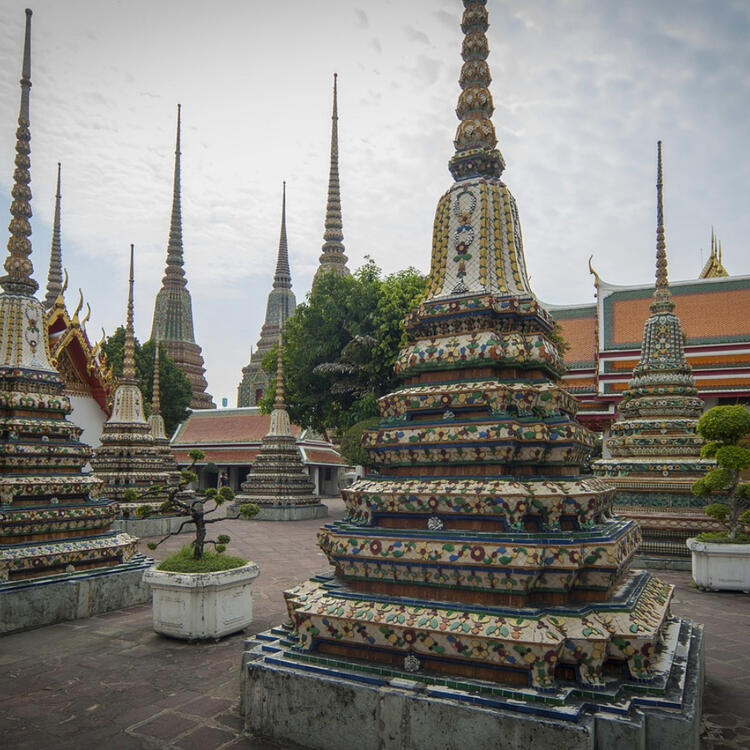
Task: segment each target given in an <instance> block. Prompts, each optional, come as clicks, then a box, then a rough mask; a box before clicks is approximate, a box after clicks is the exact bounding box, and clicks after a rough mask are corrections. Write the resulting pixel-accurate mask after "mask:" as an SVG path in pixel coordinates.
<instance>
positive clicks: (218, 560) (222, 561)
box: [156, 547, 247, 573]
mask: <svg viewBox="0 0 750 750" xmlns="http://www.w3.org/2000/svg"><path fill="white" fill-rule="evenodd" d="M243 565H247V560H243V559H242V558H241V557H230V556H229V555H224V554H222V553H219V552H214V551H213V550H208V549H207V550H204V551H203V557H202V558H201V559H200V560H196V559H195V558H194V557H193V548H192V547H183V548H182V549H181V550H180V551H179V552H175V553H174V554H173V555H170V556H169V557H167V558H165V559H164V560H162V561H161V562H160V563H159V564H158V565H157V566H156V569H157V570H163V571H165V572H167V573H216V572H218V571H220V570H231V569H232V568H241V567H242V566H243Z"/></svg>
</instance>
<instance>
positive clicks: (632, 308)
mask: <svg viewBox="0 0 750 750" xmlns="http://www.w3.org/2000/svg"><path fill="white" fill-rule="evenodd" d="M673 299H674V303H675V310H674V311H675V314H676V315H677V317H678V318H679V319H680V322H681V323H682V330H683V331H684V332H685V335H686V336H687V339H688V343H690V342H691V340H693V339H721V338H724V337H737V336H746V337H748V339H750V317H748V316H747V315H740V314H738V311H741V310H744V311H748V310H750V289H733V290H722V291H721V294H675V295H674V297H673ZM650 304H651V299H650V298H648V299H627V300H626V299H616V300H613V301H612V303H611V307H612V314H613V321H614V325H613V329H614V330H613V332H612V344H613V345H615V346H617V345H623V344H636V345H640V343H641V339H642V337H643V325H644V323H645V322H646V319H647V318H648V317H649V315H650V314H651V312H650V310H649V306H650Z"/></svg>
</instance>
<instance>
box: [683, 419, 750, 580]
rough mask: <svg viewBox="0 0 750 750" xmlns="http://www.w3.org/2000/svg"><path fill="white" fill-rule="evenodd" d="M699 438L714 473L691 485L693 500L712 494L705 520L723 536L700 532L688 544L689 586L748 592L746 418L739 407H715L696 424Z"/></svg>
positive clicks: (749, 453)
mask: <svg viewBox="0 0 750 750" xmlns="http://www.w3.org/2000/svg"><path fill="white" fill-rule="evenodd" d="M697 431H698V434H699V435H700V436H701V437H702V438H703V439H704V440H706V444H705V445H704V446H703V448H702V449H701V455H702V456H704V457H705V458H714V459H715V460H716V468H715V469H712V470H711V471H709V472H708V473H707V474H706V476H705V477H703V478H702V479H699V480H698V481H697V482H696V483H695V484H694V485H693V488H692V489H693V494H695V495H698V496H699V497H707V496H710V495H713V494H714V493H716V499H717V500H718V502H716V503H712V504H711V505H709V506H707V507H706V515H707V516H710V517H711V518H713V519H714V520H716V521H718V522H719V523H720V524H721V525H722V526H724V528H725V529H726V531H720V532H704V533H703V534H699V535H698V536H697V537H694V538H691V539H688V540H687V546H688V548H689V549H690V551H691V553H692V557H693V580H694V581H695V583H696V585H697V586H698V588H700V589H709V590H711V591H718V590H730V591H744V592H745V593H748V592H750V535H748V534H746V533H743V527H745V526H746V525H748V524H750V482H746V481H743V480H742V476H741V472H743V471H745V470H746V469H748V468H750V448H748V447H747V439H748V437H750V412H749V411H748V410H747V409H746V408H745V407H744V406H740V405H736V406H715V407H714V408H713V409H709V410H708V411H707V412H706V413H705V414H704V415H703V416H702V417H701V418H700V420H699V421H698V427H697Z"/></svg>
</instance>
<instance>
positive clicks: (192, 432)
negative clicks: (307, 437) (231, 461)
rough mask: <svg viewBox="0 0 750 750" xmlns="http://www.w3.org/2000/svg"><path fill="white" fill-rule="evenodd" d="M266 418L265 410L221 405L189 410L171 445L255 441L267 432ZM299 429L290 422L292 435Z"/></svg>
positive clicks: (297, 434)
mask: <svg viewBox="0 0 750 750" xmlns="http://www.w3.org/2000/svg"><path fill="white" fill-rule="evenodd" d="M270 421H271V417H270V415H269V414H259V413H250V414H248V413H244V414H238V413H236V412H234V411H233V410H232V411H225V410H223V409H216V410H211V411H200V412H193V413H192V414H190V416H189V417H188V419H187V422H186V423H185V424H184V425H183V427H182V428H181V430H180V431H179V433H178V434H177V435H176V436H175V439H174V441H173V445H200V444H211V445H215V444H218V443H259V442H260V441H261V440H262V439H263V438H264V437H265V436H266V435H267V434H268V429H269V425H270ZM300 432H301V429H300V427H299V426H298V425H292V435H294V437H295V438H297V437H299V435H300Z"/></svg>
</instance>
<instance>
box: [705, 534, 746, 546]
mask: <svg viewBox="0 0 750 750" xmlns="http://www.w3.org/2000/svg"><path fill="white" fill-rule="evenodd" d="M696 539H697V540H698V541H699V542H709V543H711V544H750V536H749V535H748V534H739V533H738V534H737V536H736V537H735V538H734V539H730V538H729V534H728V533H727V532H726V531H704V532H703V533H702V534H698V536H697V537H696Z"/></svg>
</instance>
